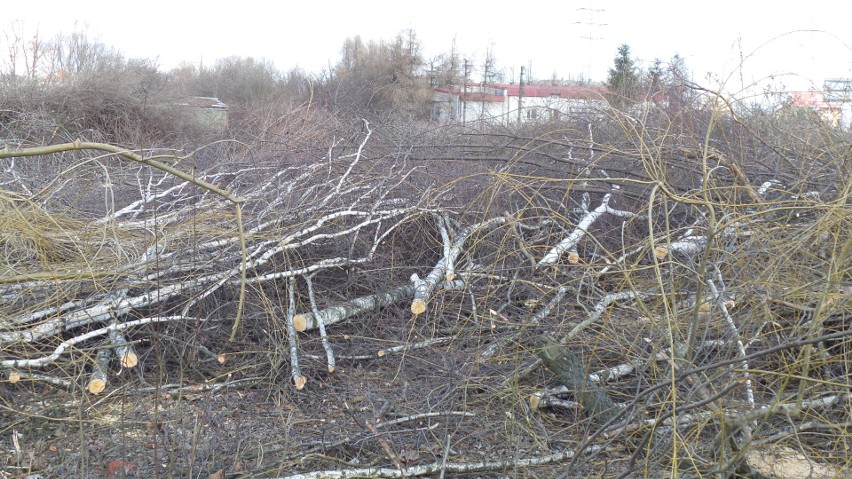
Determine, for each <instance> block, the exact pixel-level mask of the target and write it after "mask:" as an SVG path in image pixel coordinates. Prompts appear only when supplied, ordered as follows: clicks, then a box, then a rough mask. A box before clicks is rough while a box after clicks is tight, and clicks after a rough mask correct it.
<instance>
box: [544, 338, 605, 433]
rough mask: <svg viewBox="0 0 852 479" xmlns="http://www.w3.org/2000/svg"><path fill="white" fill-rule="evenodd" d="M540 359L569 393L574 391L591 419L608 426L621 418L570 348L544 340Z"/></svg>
mask: <svg viewBox="0 0 852 479" xmlns="http://www.w3.org/2000/svg"><path fill="white" fill-rule="evenodd" d="M540 344H541V351H540V352H539V357H541V360H542V361H543V362H544V364H545V366H547V368H548V369H550V370H551V371H553V373H554V374H556V375H557V376H558V377H559V380H560V381H562V382H563V384H565V386H566V387H567V388H568V390H570V391H573V393H574V397H575V398H576V400H577V402H579V403H580V404H581V405H582V406H583V409H585V410H586V413H587V414H588V415H589V417H591V418H593V419H594V420H595V421H597V422H599V423H601V424H606V423H609V422H611V421H615V420H617V419H618V417H619V416H621V412H622V410H621V407H619V406H618V405H617V404H616V403H615V402H614V401H613V400H612V399H611V398H610V397H609V396H608V395H607V394H606V392H605V391H604V390H603V388H601V387H600V386H598V385H596V384H593V383H591V382H589V379H588V378H589V376H588V374H587V373H586V368H585V367H584V365H583V362H582V361H581V360H580V358H578V357H577V355H576V354H574V353H573V352H572V351H571V350H570V349H569V348H568V347H567V346H564V345H562V344H560V343H559V342H558V341H556V340H554V339H552V338H543V339H542V340H541V343H540Z"/></svg>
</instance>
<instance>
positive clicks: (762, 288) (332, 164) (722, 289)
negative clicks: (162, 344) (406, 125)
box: [0, 112, 852, 477]
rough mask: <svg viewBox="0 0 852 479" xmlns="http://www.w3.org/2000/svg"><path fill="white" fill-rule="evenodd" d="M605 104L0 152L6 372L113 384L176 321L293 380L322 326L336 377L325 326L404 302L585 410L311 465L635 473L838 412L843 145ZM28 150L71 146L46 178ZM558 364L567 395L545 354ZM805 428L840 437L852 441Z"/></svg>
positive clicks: (1, 325) (0, 294)
mask: <svg viewBox="0 0 852 479" xmlns="http://www.w3.org/2000/svg"><path fill="white" fill-rule="evenodd" d="M608 115H609V116H606V117H603V118H602V117H600V116H599V117H595V118H590V119H588V120H587V121H578V122H577V123H575V124H565V125H561V126H560V128H549V129H547V130H544V131H526V132H524V131H521V132H490V133H482V132H471V131H466V130H456V129H452V128H450V129H442V130H441V131H439V132H435V131H432V132H422V133H418V134H417V136H416V139H413V138H412V137H411V136H408V135H409V133H400V132H399V131H391V129H387V130H386V131H384V132H383V135H384V136H382V137H381V138H379V139H376V138H373V136H374V129H373V128H374V127H373V126H371V125H370V124H369V123H367V122H366V121H365V122H364V123H363V125H361V127H360V129H358V130H357V131H356V132H355V133H353V135H352V136H351V137H350V138H349V139H347V140H337V139H333V140H332V141H331V142H330V144H329V145H328V149H327V151H326V152H325V154H324V155H323V156H318V157H315V158H313V159H312V160H311V161H295V160H293V159H288V158H287V157H286V155H280V156H279V154H280V153H281V152H276V156H275V157H274V158H270V157H264V156H263V151H262V149H261V150H260V151H253V152H252V154H251V155H250V156H247V157H246V158H251V159H252V160H253V161H251V162H249V161H233V162H230V163H226V162H222V163H219V164H217V165H215V167H213V168H211V169H209V170H207V171H205V172H204V173H198V172H196V171H194V170H185V169H183V168H182V166H183V165H186V164H187V162H188V161H189V160H188V159H187V158H181V157H177V156H175V155H174V154H172V153H170V152H162V151H128V150H125V149H123V148H119V147H115V146H112V145H104V144H99V143H86V142H73V143H68V144H62V145H55V146H52V147H47V148H43V147H36V148H23V149H11V150H8V149H7V151H5V152H0V159H2V160H3V161H4V163H3V168H4V170H3V177H2V187H3V190H2V198H0V208H2V210H3V211H2V215H0V218H2V220H0V221H2V222H3V225H2V228H0V235H2V236H0V244H2V246H3V248H2V258H0V318H2V319H0V368H2V369H3V371H4V372H5V374H6V377H7V378H9V380H10V381H11V382H18V381H22V380H32V381H40V382H47V383H51V384H55V385H60V386H64V387H72V388H73V387H78V386H80V385H81V383H84V384H85V386H86V388H87V389H88V391H89V392H90V393H92V394H98V393H101V392H103V391H104V390H105V389H106V388H107V387H108V383H109V381H110V380H111V379H114V376H113V373H112V372H111V371H112V368H111V361H113V358H117V360H116V361H117V362H118V363H119V364H120V365H121V367H123V368H133V367H136V366H137V362H138V360H139V358H140V357H143V356H144V355H145V354H146V352H145V351H140V348H150V347H151V346H150V344H151V343H150V342H145V339H146V338H150V337H159V338H162V337H164V336H165V334H164V333H163V330H162V329H158V327H159V326H160V325H162V324H163V323H169V324H173V323H178V324H181V325H183V328H182V329H179V330H178V331H180V333H181V334H182V335H183V336H182V337H180V338H174V337H173V338H172V339H174V340H177V341H180V342H181V343H182V344H184V345H185V346H186V347H188V348H190V349H192V350H193V351H195V352H196V354H198V355H200V356H201V357H203V358H207V359H208V360H210V361H218V362H225V361H227V360H228V356H227V354H225V353H224V352H223V351H224V349H227V346H222V345H221V343H217V342H215V341H211V343H207V344H205V342H204V340H203V338H211V337H220V338H221V337H222V336H223V335H225V336H227V337H228V338H229V339H230V340H231V341H232V344H236V345H244V344H246V343H247V342H249V341H251V340H253V336H252V335H253V334H256V333H254V332H255V331H259V330H262V331H265V332H266V334H268V335H271V336H274V337H275V338H276V340H275V341H277V342H276V347H277V351H279V354H280V355H281V357H280V358H278V359H277V361H278V362H276V364H275V366H280V365H286V368H287V370H288V376H289V378H290V380H291V383H292V385H293V387H295V388H296V389H298V390H301V389H303V388H306V387H310V382H309V379H310V377H313V376H316V374H310V373H306V372H305V371H304V370H303V368H302V367H301V366H300V361H301V360H302V359H304V357H303V355H304V354H306V353H305V352H303V351H302V348H301V347H300V344H299V340H300V337H304V336H302V334H314V333H312V332H313V331H316V333H315V334H318V335H320V337H321V338H322V344H323V347H324V349H325V357H324V363H325V365H326V367H327V370H328V372H329V373H332V372H334V371H335V368H336V367H337V364H338V361H339V360H342V359H345V360H354V359H353V358H341V357H340V356H339V355H337V354H336V352H335V349H334V346H333V345H332V344H331V342H329V341H328V339H327V331H326V328H329V327H332V325H336V326H335V327H336V328H345V327H346V323H347V322H352V321H363V320H364V316H365V315H364V313H365V312H368V311H376V310H380V309H383V308H390V307H397V306H398V305H400V304H402V305H405V307H406V309H407V310H408V311H410V314H411V315H412V316H414V317H417V316H419V315H423V314H426V315H429V316H430V317H437V318H441V321H443V322H447V321H449V319H448V318H459V317H465V318H467V321H472V322H473V323H475V324H478V325H479V326H480V327H478V328H475V329H474V330H471V329H469V328H468V329H465V328H462V332H460V333H457V335H456V336H455V337H450V338H448V337H435V338H431V339H429V340H426V341H420V342H411V343H409V344H406V345H404V346H402V347H400V348H399V350H406V351H408V350H412V349H414V348H419V347H431V346H435V345H440V344H444V343H447V342H448V341H450V340H452V341H451V343H452V344H454V345H456V347H458V348H459V349H460V350H462V351H464V352H466V353H468V354H469V355H471V361H472V362H473V363H476V364H480V365H488V367H490V368H492V370H491V375H492V377H493V376H494V372H495V371H498V372H499V374H498V376H499V377H500V379H499V380H498V381H493V380H492V381H491V385H490V387H493V388H496V389H500V388H511V387H517V386H518V385H526V386H525V387H527V388H530V387H531V388H532V390H531V393H530V395H529V403H528V405H527V409H526V411H527V412H528V413H530V414H532V415H535V414H537V411H540V410H542V409H544V408H558V409H564V408H571V409H577V408H579V409H580V410H582V414H584V415H585V418H586V420H587V421H588V422H587V425H592V426H587V427H588V428H589V429H588V431H589V432H588V434H587V436H586V437H585V438H584V439H583V440H578V441H576V442H575V443H574V447H571V448H568V449H564V450H561V451H558V452H554V453H551V454H542V455H541V456H538V457H531V458H523V459H516V460H514V461H509V462H506V461H495V462H493V463H490V462H485V463H469V464H461V463H459V464H452V463H447V462H446V458H445V460H444V461H443V462H439V463H435V464H422V465H414V466H407V465H404V464H402V462H401V461H400V460H399V458H398V457H395V456H394V454H393V453H392V452H389V453H388V455H389V458H390V463H389V465H388V467H376V468H372V469H370V470H369V471H367V470H363V471H362V470H360V469H359V470H349V469H345V468H344V469H336V470H334V471H322V472H317V473H316V474H318V475H324V476H328V477H334V474H337V475H339V476H341V477H343V476H344V475H345V474H349V475H350V476H351V475H358V474H361V475H364V474H369V475H374V476H389V477H390V476H392V477H399V476H411V475H417V474H428V473H435V472H438V471H458V472H465V471H477V470H489V469H500V468H506V467H519V466H527V465H535V464H542V463H548V462H566V461H568V462H570V463H571V464H572V466H578V465H579V464H581V463H582V464H586V465H592V464H594V460H593V458H594V457H596V456H597V455H598V454H601V453H602V452H603V451H606V449H607V448H606V445H608V444H613V443H616V442H619V441H622V442H623V443H625V444H627V445H629V447H630V450H631V455H630V457H629V458H627V460H626V461H625V464H624V470H625V471H628V472H627V473H629V471H632V470H635V469H636V468H637V467H649V466H648V465H647V464H661V463H677V464H678V467H681V468H687V469H692V470H696V471H701V472H725V473H730V472H732V471H736V470H739V469H741V468H742V467H745V466H746V465H749V464H750V463H749V462H748V460H747V458H748V454H749V452H750V450H751V449H752V448H755V447H758V446H759V445H761V444H775V443H783V442H785V441H786V440H787V439H789V438H791V437H797V438H799V439H798V440H799V441H803V440H802V439H801V437H802V435H804V434H808V433H809V432H812V431H820V430H823V429H826V428H832V427H840V425H841V424H842V423H844V422H845V419H843V418H842V416H843V406H844V405H845V404H846V402H847V401H848V399H849V395H848V391H847V386H846V385H847V384H848V381H849V377H848V375H849V372H848V370H847V368H846V364H847V359H848V354H849V351H848V349H849V345H850V339H849V336H850V335H852V330H850V328H849V327H848V324H847V321H848V316H849V312H850V309H852V308H850V301H849V294H850V288H852V281H850V269H849V265H850V261H849V255H850V239H849V236H848V228H849V226H850V211H849V207H848V205H849V195H850V187H851V186H852V183H850V177H852V175H850V171H849V150H848V147H846V148H844V147H843V146H842V145H843V144H847V145H848V143H844V142H843V141H842V138H841V139H838V138H834V137H832V136H831V135H828V134H826V135H824V136H823V137H822V138H821V139H820V141H821V142H817V141H816V140H814V139H813V138H803V137H797V136H791V137H788V138H786V139H785V140H783V142H782V141H781V140H779V139H778V138H770V134H769V133H764V132H762V131H759V125H758V126H747V125H745V124H743V123H742V122H740V121H739V120H738V119H737V118H735V117H733V118H727V119H725V120H724V121H721V122H720V123H722V126H719V127H717V126H714V122H716V121H719V119H718V118H716V117H715V116H710V117H709V120H707V122H706V123H705V124H701V123H700V122H698V124H693V125H684V124H679V127H680V128H683V129H684V131H685V132H686V133H689V129H690V128H695V129H696V130H697V131H702V129H703V131H705V132H710V133H708V134H704V135H702V136H700V137H699V136H698V135H697V134H691V135H675V134H670V133H669V132H670V131H671V124H669V125H666V124H665V121H666V118H665V117H658V118H651V117H646V118H644V119H642V120H641V121H640V120H637V119H636V118H633V117H630V116H628V115H623V114H616V113H613V112H609V113H608ZM768 131H769V132H771V131H772V129H771V128H770V129H769V130H768ZM696 133H697V132H696ZM697 138H701V139H703V140H699V139H697ZM767 138H769V139H767ZM730 145H748V147H745V148H744V149H743V150H741V151H737V150H733V151H732V149H731V146H730ZM92 152H96V153H97V155H95V156H93V155H92ZM98 155H99V156H98ZM34 159H43V161H45V162H47V163H49V164H51V165H58V164H63V163H65V164H66V166H64V167H62V168H60V169H58V170H57V171H58V173H56V174H55V175H52V176H51V177H48V178H45V177H44V176H40V175H37V174H34V173H33V172H36V171H38V170H37V168H36V167H34V166H32V165H31V164H30V163H27V162H32V161H34ZM63 205H73V207H63ZM439 298H440V300H438V299H439ZM270 325H271V327H270ZM483 325H489V326H487V327H482V326H483ZM530 333H533V334H530ZM170 334H174V331H170ZM217 335H218V336H217ZM397 339H400V338H397ZM214 343H215V344H217V346H215V347H214V346H213V344H214ZM466 344H475V345H476V346H475V347H470V348H466V346H465V345H466ZM519 350H520V351H523V354H520V355H517V354H516V355H514V356H513V353H512V351H519ZM281 351H284V353H283V354H281ZM388 352H392V351H391V350H389V349H387V350H382V351H380V352H379V353H380V354H387V353H388ZM508 357H516V358H519V360H517V361H506V360H505V359H506V358H508ZM541 367H546V368H547V370H549V371H550V373H548V374H550V376H549V377H550V378H551V379H552V381H551V383H550V387H544V385H542V384H536V382H537V381H536V380H535V379H534V377H533V376H534V375H532V374H531V373H532V372H534V371H540V370H541ZM272 369H274V367H273V368H272ZM539 377H540V376H539ZM250 379H251V378H246V379H245V380H246V381H248V380H250ZM234 384H235V382H233V381H232V382H230V383H228V384H227V385H229V386H233V385H234ZM223 385H225V383H221V384H219V385H217V384H210V383H205V385H204V387H206V388H214V387H218V386H223ZM196 386H197V385H187V384H175V385H173V386H170V387H171V388H172V389H174V390H179V389H181V388H187V387H196ZM166 389H168V388H166ZM803 417H807V418H808V420H796V421H790V419H791V418H803ZM689 438H693V439H698V438H700V439H701V440H700V441H692V440H689ZM844 440H845V439H844ZM808 441H810V442H808V447H809V448H810V449H811V450H814V451H819V454H821V455H824V456H827V457H828V456H831V455H832V454H834V452H832V451H834V450H835V449H836V448H838V447H840V446H839V444H838V443H836V442H834V441H832V440H820V439H819V437H818V435H814V436H813V437H812V438H809V439H808ZM806 442H807V441H806ZM581 458H582V459H581ZM525 461H526V462H525ZM643 462H646V463H647V464H646V465H644V466H642V465H641V464H642V463H643ZM589 467H591V466H589ZM365 471H366V472H365ZM304 477H309V476H307V475H306V476H304ZM310 477H313V476H310ZM346 477H348V476H346Z"/></svg>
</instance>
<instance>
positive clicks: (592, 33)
mask: <svg viewBox="0 0 852 479" xmlns="http://www.w3.org/2000/svg"><path fill="white" fill-rule="evenodd" d="M604 12H606V10H605V9H603V8H592V7H580V8H578V9H577V16H578V17H583V20H582V21H579V22H574V24H575V25H580V26H581V27H585V28H584V30H585V31H584V32H583V34H582V35H580V39H582V40H586V42H587V43H588V44H587V46H586V53H587V55H588V56H587V58H586V81H587V82H590V81H591V79H592V55H593V53H592V52H593V48H592V45H593V44H594V42H595V41H597V40H601V39H603V37H601V36H599V35H598V34H597V30H598V29H600V28H601V27H605V26H607V24H606V23H600V22H599V21H598V20H597V16H598V15H601V14H603V13H604Z"/></svg>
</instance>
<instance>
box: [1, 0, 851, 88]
mask: <svg viewBox="0 0 852 479" xmlns="http://www.w3.org/2000/svg"><path fill="white" fill-rule="evenodd" d="M4 3H5V4H6V5H4V6H3V8H2V10H3V12H2V18H3V20H0V22H3V23H2V24H0V28H2V29H3V30H4V31H7V30H8V29H9V27H10V25H11V24H12V22H13V21H15V20H20V21H21V22H22V24H23V26H24V29H25V33H26V34H27V35H32V34H34V33H35V32H36V31H37V30H38V32H39V35H40V36H42V37H52V36H53V35H54V34H55V33H56V32H58V31H64V32H66V33H68V32H71V31H73V30H74V29H75V28H77V29H81V28H82V26H84V25H87V27H88V32H89V34H90V35H92V36H94V37H96V38H97V39H98V40H100V41H102V42H104V43H106V44H108V45H110V46H113V47H115V48H117V49H119V50H121V51H122V52H123V53H124V54H125V55H126V56H129V57H147V58H158V60H159V63H160V65H161V67H163V68H166V69H167V68H171V67H173V66H176V65H177V64H179V63H180V62H182V61H187V62H193V63H198V62H199V61H203V62H204V63H206V64H212V63H213V62H214V61H215V60H216V59H217V58H221V57H226V56H230V55H240V56H253V57H255V58H265V59H267V60H271V61H272V62H274V63H275V65H276V66H277V67H278V68H279V69H281V70H285V71H286V70H289V69H290V68H292V67H295V66H299V67H301V68H303V69H304V70H306V71H308V72H318V71H319V70H320V69H322V68H324V67H327V66H328V65H329V62H332V63H334V62H335V61H336V60H337V59H338V57H339V53H340V48H341V46H342V44H343V41H344V39H345V38H346V37H347V36H354V35H356V34H359V35H361V37H362V38H364V39H365V40H370V39H374V40H379V39H391V38H392V37H393V36H394V35H395V34H396V33H398V32H400V31H402V30H405V29H408V28H412V29H414V30H415V32H416V33H417V35H418V37H419V38H420V40H421V42H422V46H423V51H424V53H425V56H426V57H430V56H434V55H437V54H439V53H441V52H445V51H448V50H449V49H450V46H451V44H452V41H453V38H455V40H456V45H457V48H458V50H459V51H460V52H461V53H463V54H465V55H467V56H470V57H472V60H473V61H474V63H475V64H481V62H482V59H483V57H484V54H485V51H486V49H487V48H488V47H489V46H490V47H491V48H493V51H494V54H495V56H496V59H497V63H498V67H501V68H503V69H504V70H505V71H506V74H507V77H508V76H511V74H512V72H513V71H514V72H517V71H518V68H519V67H520V66H521V65H525V66H530V65H531V66H532V72H533V76H534V77H535V78H536V79H548V78H550V77H551V76H552V74H553V73H554V72H556V73H557V75H558V76H560V77H566V78H567V77H569V76H570V77H575V78H576V77H577V76H578V75H583V76H586V75H587V73H589V74H590V76H591V78H592V79H593V80H598V81H600V80H604V79H605V78H606V72H607V69H608V68H609V67H610V66H611V65H612V59H613V57H614V56H615V53H616V49H617V47H618V45H619V44H621V43H627V44H628V45H630V46H631V49H632V51H633V54H634V57H636V58H637V59H639V60H641V61H642V62H643V65H644V66H647V65H648V64H649V63H650V62H651V61H652V60H653V59H654V58H655V57H659V58H660V59H662V60H664V61H667V60H668V59H669V58H670V57H671V56H672V55H674V54H675V53H678V54H680V55H681V56H682V57H684V58H685V59H686V64H687V67H689V69H690V70H691V71H692V73H693V76H694V79H695V80H696V81H698V82H699V83H702V84H703V85H705V86H708V87H713V88H715V87H717V86H718V85H719V82H724V83H725V88H726V90H727V91H728V92H731V93H736V92H738V91H740V90H742V89H744V88H749V87H751V86H753V85H757V87H759V88H762V87H764V86H766V85H768V84H769V83H770V82H773V83H774V85H776V86H777V85H783V86H784V87H786V88H787V89H790V90H801V89H807V88H808V87H809V86H816V87H821V85H822V82H823V80H824V79H825V78H831V77H852V28H850V26H849V18H850V17H852V6H849V2H842V1H826V0H813V1H810V2H800V3H798V4H787V5H796V6H795V7H793V6H789V7H788V6H787V5H784V4H782V3H781V2H777V1H774V2H767V1H750V0H739V1H730V0H714V1H712V2H705V3H699V2H683V1H668V0H666V1H650V0H649V1H644V2H637V1H616V0H597V1H594V2H592V1H571V0H562V1H532V2H496V1H495V2H487V3H486V2H473V1H467V2H464V1H458V0H456V1H445V0H433V1H429V2H410V3H404V2H400V1H395V2H371V1H366V0H365V1H361V2H355V1H351V0H348V1H337V0H325V1H313V2H311V1H300V2H289V1H288V2H285V1H278V2H261V1H256V0H243V1H240V2H233V1H232V2H219V1H207V2H203V3H202V2H189V1H181V0H170V1H163V0H147V1H144V2H116V1H115V0H112V1H96V0H81V1H73V2H72V1H67V0H65V1H39V0H30V1H28V2H25V1H23V0H18V1H13V0H7V1H6V2H4ZM9 3H11V5H10V4H9ZM687 4H688V5H689V6H688V7H687V6H685V5H687ZM844 4H846V5H844ZM584 9H585V10H584ZM844 21H845V22H846V24H845V25H844V23H843V22H844ZM75 25H77V26H76V27H75ZM584 37H591V39H589V38H584ZM2 38H3V37H2V36H0V42H2V41H3V39H2ZM2 48H3V47H2V44H0V52H2ZM708 73H710V74H712V78H713V80H712V81H710V80H707V74H708ZM516 74H517V73H516ZM474 78H475V77H474Z"/></svg>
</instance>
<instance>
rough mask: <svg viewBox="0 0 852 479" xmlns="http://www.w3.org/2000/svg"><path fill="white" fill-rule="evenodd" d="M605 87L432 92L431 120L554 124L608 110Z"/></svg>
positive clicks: (503, 86) (480, 88)
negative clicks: (578, 115)
mask: <svg viewBox="0 0 852 479" xmlns="http://www.w3.org/2000/svg"><path fill="white" fill-rule="evenodd" d="M605 91H606V90H605V89H603V88H591V87H580V86H551V85H517V84H468V85H467V86H466V87H461V86H454V87H451V88H436V89H434V90H433V97H432V98H433V100H432V119H433V120H435V121H440V122H459V123H464V124H471V125H476V124H479V125H509V124H513V123H518V122H529V121H552V120H558V119H560V118H564V117H568V116H571V115H576V114H580V113H586V112H588V111H590V110H593V109H602V108H606V105H607V103H606V101H605V100H604V92H605Z"/></svg>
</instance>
